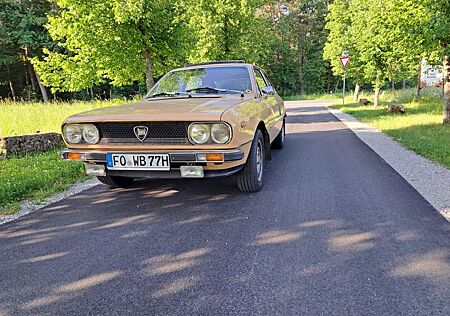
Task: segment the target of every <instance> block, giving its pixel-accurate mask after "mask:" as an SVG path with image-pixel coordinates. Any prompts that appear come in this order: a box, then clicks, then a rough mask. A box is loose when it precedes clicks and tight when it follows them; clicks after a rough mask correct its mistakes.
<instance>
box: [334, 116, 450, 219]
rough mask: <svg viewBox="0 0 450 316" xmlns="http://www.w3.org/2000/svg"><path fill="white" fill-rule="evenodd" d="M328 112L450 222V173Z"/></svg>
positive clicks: (351, 119)
mask: <svg viewBox="0 0 450 316" xmlns="http://www.w3.org/2000/svg"><path fill="white" fill-rule="evenodd" d="M328 110H329V111H330V112H331V113H332V114H333V115H334V116H336V117H337V118H338V119H339V120H340V121H341V122H343V123H344V124H345V125H346V126H347V127H348V128H349V129H351V130H352V131H353V132H354V133H355V134H356V136H358V137H359V138H360V139H361V140H362V141H363V142H364V143H366V144H367V145H368V146H369V147H370V148H372V149H373V150H374V151H375V152H376V153H377V154H378V155H379V156H380V157H381V158H382V159H383V160H385V161H386V162H387V163H388V164H389V165H390V166H391V167H392V168H393V169H394V170H395V171H397V172H398V173H399V174H400V175H401V176H402V177H403V178H404V179H405V180H406V181H408V183H409V184H410V185H411V186H412V187H414V188H415V189H416V190H417V191H418V192H419V193H420V194H421V195H422V196H423V197H424V198H425V199H426V200H427V201H428V202H429V203H430V204H431V205H432V206H433V207H434V208H435V209H436V210H438V211H439V213H441V214H442V215H443V216H444V217H445V218H446V219H447V220H448V221H449V222H450V190H449V183H450V170H449V169H447V168H445V167H443V166H441V165H439V164H437V163H434V162H432V161H430V160H428V159H426V158H424V157H422V156H419V155H417V154H416V153H414V152H412V151H411V150H408V149H406V148H405V147H403V146H402V145H401V144H399V143H398V142H396V141H394V140H393V139H392V138H390V137H389V136H387V135H386V134H384V133H383V132H382V131H380V130H379V129H377V128H375V127H373V126H372V125H370V124H367V123H362V122H359V121H358V120H357V119H356V118H354V117H353V116H351V115H349V114H346V113H343V112H341V111H339V110H336V109H332V108H328Z"/></svg>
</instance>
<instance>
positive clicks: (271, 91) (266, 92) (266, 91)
mask: <svg viewBox="0 0 450 316" xmlns="http://www.w3.org/2000/svg"><path fill="white" fill-rule="evenodd" d="M261 92H262V93H263V95H266V96H268V95H274V94H275V90H274V89H273V87H272V86H268V87H264V88H262V89H261Z"/></svg>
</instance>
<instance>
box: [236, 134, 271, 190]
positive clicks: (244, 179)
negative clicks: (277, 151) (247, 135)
mask: <svg viewBox="0 0 450 316" xmlns="http://www.w3.org/2000/svg"><path fill="white" fill-rule="evenodd" d="M265 159H266V149H265V146H264V137H263V134H262V132H261V131H260V130H259V129H258V130H256V135H255V138H254V139H253V143H252V147H251V148H250V153H249V155H248V158H247V162H246V163H245V166H244V168H243V169H242V170H241V172H239V173H238V175H237V185H238V188H239V190H241V191H242V192H249V193H252V192H258V191H260V190H261V189H262V187H263V176H264V162H265Z"/></svg>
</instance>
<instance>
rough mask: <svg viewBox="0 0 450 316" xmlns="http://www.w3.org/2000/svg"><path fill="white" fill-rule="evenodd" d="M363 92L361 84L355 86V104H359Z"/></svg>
mask: <svg viewBox="0 0 450 316" xmlns="http://www.w3.org/2000/svg"><path fill="white" fill-rule="evenodd" d="M360 90H361V87H360V86H359V84H356V85H355V93H354V94H353V102H355V103H357V102H358V99H359V91H360Z"/></svg>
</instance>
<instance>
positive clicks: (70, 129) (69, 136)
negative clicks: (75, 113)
mask: <svg viewBox="0 0 450 316" xmlns="http://www.w3.org/2000/svg"><path fill="white" fill-rule="evenodd" d="M63 135H64V138H65V139H66V141H67V142H68V143H71V144H79V143H80V142H81V140H82V139H83V135H82V131H81V128H80V126H79V125H72V124H67V125H65V126H64V127H63Z"/></svg>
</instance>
